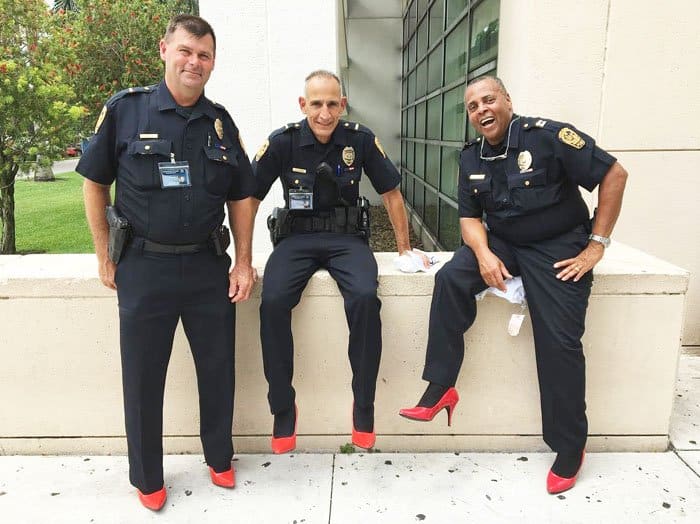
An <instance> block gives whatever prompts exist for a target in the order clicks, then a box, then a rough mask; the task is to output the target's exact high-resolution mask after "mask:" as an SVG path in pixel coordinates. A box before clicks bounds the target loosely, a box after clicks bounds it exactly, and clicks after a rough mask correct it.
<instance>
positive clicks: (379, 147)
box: [374, 136, 386, 158]
mask: <svg viewBox="0 0 700 524" xmlns="http://www.w3.org/2000/svg"><path fill="white" fill-rule="evenodd" d="M374 145H375V146H377V149H379V152H380V153H381V154H382V156H383V157H384V158H386V153H385V152H384V149H383V148H382V144H381V143H380V142H379V137H378V136H375V137H374Z"/></svg>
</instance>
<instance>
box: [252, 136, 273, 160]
mask: <svg viewBox="0 0 700 524" xmlns="http://www.w3.org/2000/svg"><path fill="white" fill-rule="evenodd" d="M268 147H270V141H269V140H265V142H264V143H263V145H261V146H260V149H258V152H257V153H255V161H256V162H260V159H261V158H262V157H263V155H264V154H265V152H266V151H267V148H268Z"/></svg>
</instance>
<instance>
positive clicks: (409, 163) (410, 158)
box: [406, 142, 416, 171]
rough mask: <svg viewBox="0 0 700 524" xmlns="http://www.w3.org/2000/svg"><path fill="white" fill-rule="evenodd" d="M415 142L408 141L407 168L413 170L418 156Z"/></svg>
mask: <svg viewBox="0 0 700 524" xmlns="http://www.w3.org/2000/svg"><path fill="white" fill-rule="evenodd" d="M414 145H415V144H414V143H413V142H406V169H408V170H409V171H413V170H414V168H415V166H414V165H413V161H414V159H415V158H416V154H415V151H414V148H413V146H414Z"/></svg>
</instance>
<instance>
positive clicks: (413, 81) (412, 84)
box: [408, 71, 416, 104]
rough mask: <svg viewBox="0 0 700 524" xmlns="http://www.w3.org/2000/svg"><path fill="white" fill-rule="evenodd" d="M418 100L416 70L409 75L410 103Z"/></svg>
mask: <svg viewBox="0 0 700 524" xmlns="http://www.w3.org/2000/svg"><path fill="white" fill-rule="evenodd" d="M415 100H416V72H415V71H413V73H411V74H410V75H408V103H409V104H410V103H411V102H414V101H415Z"/></svg>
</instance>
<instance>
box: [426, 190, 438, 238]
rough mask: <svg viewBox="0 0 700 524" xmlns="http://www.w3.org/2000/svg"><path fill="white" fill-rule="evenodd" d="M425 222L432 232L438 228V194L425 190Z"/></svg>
mask: <svg viewBox="0 0 700 524" xmlns="http://www.w3.org/2000/svg"><path fill="white" fill-rule="evenodd" d="M423 222H424V223H425V225H426V226H427V227H428V229H429V230H430V231H432V232H435V231H437V228H438V196H437V193H433V192H432V191H428V190H427V189H426V190H425V214H424V215H423Z"/></svg>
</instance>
